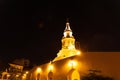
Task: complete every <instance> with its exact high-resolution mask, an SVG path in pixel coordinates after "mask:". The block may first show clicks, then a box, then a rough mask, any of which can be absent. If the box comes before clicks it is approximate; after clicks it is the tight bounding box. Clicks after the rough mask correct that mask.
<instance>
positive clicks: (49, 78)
mask: <svg viewBox="0 0 120 80" xmlns="http://www.w3.org/2000/svg"><path fill="white" fill-rule="evenodd" d="M48 80H53V72H51V71H50V72H49V73H48Z"/></svg>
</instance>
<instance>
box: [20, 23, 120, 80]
mask: <svg viewBox="0 0 120 80" xmlns="http://www.w3.org/2000/svg"><path fill="white" fill-rule="evenodd" d="M61 42H62V48H61V50H60V51H59V52H58V53H57V56H56V57H55V58H54V59H53V60H52V61H50V62H48V63H45V64H42V65H39V66H36V67H34V68H33V69H32V70H31V71H29V73H28V74H24V75H23V76H22V80H81V76H83V75H85V74H87V73H88V70H91V69H94V70H100V71H102V74H103V75H104V76H110V77H113V78H114V79H115V80H120V69H119V68H120V64H119V60H120V52H81V51H80V50H77V49H76V48H75V38H74V36H73V34H72V30H71V28H70V24H69V22H67V23H66V28H65V30H64V33H63V37H62V40H61Z"/></svg>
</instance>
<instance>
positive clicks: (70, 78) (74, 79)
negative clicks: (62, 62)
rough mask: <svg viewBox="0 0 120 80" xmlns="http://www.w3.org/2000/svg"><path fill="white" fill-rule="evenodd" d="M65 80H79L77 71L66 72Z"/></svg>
mask: <svg viewBox="0 0 120 80" xmlns="http://www.w3.org/2000/svg"><path fill="white" fill-rule="evenodd" d="M67 80H80V74H79V72H78V71H77V70H75V69H72V70H70V71H69V72H68V75H67Z"/></svg>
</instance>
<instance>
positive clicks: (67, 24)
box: [65, 18, 71, 31]
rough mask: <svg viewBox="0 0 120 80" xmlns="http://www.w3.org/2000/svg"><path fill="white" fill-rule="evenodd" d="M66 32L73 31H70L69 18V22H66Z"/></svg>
mask: <svg viewBox="0 0 120 80" xmlns="http://www.w3.org/2000/svg"><path fill="white" fill-rule="evenodd" d="M66 30H70V31H71V29H70V24H69V19H68V18H67V22H66V28H65V31H66Z"/></svg>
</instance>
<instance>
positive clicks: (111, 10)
mask: <svg viewBox="0 0 120 80" xmlns="http://www.w3.org/2000/svg"><path fill="white" fill-rule="evenodd" d="M67 18H69V22H70V25H71V29H72V30H73V35H74V36H75V38H76V41H78V42H80V47H81V50H83V51H120V36H119V35H120V1H119V0H78V1H77V0H76V1H74V0H71V1H70V0H69V1H58V0H56V1H52V0H49V1H47V0H44V1H42V0H32V1H30V0H29V1H27V0H1V1H0V59H1V60H2V61H5V62H11V61H13V60H14V59H19V58H26V59H29V60H30V61H31V62H32V63H34V64H39V63H43V62H47V61H49V60H51V59H53V58H54V57H55V56H56V54H57V52H58V51H59V50H60V49H61V38H62V36H63V31H64V28H65V23H66V19H67Z"/></svg>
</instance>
